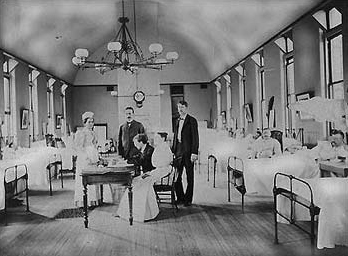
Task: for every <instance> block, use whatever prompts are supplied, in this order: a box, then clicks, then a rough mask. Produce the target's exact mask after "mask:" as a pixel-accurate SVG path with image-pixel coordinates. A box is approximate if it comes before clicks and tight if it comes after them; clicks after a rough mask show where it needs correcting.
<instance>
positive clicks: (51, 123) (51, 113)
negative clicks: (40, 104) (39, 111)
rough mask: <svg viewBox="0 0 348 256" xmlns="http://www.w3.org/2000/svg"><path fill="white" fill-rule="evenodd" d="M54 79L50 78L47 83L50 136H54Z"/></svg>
mask: <svg viewBox="0 0 348 256" xmlns="http://www.w3.org/2000/svg"><path fill="white" fill-rule="evenodd" d="M55 81H56V80H55V79H54V78H49V79H48V81H47V118H48V131H47V132H48V134H54V127H55V126H54V122H55V118H54V105H53V104H54V102H53V84H54V83H55Z"/></svg>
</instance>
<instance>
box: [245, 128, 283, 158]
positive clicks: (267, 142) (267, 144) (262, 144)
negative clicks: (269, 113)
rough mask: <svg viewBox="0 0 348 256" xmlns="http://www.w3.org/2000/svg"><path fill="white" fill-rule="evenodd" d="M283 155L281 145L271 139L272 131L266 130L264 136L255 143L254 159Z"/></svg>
mask: <svg viewBox="0 0 348 256" xmlns="http://www.w3.org/2000/svg"><path fill="white" fill-rule="evenodd" d="M281 153H282V151H281V148H280V143H279V142H278V141H277V140H276V139H273V138H271V130H270V129H269V128H265V129H264V130H263V132H262V136H261V137H260V138H258V139H257V140H256V142H255V143H254V147H253V153H252V158H270V157H273V156H278V155H281Z"/></svg>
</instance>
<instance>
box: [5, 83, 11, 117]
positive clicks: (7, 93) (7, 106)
mask: <svg viewBox="0 0 348 256" xmlns="http://www.w3.org/2000/svg"><path fill="white" fill-rule="evenodd" d="M10 102H11V101H10V79H9V78H8V77H4V103H5V106H4V108H5V112H10V110H11V103H10Z"/></svg>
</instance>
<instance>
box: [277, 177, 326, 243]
mask: <svg viewBox="0 0 348 256" xmlns="http://www.w3.org/2000/svg"><path fill="white" fill-rule="evenodd" d="M279 176H283V177H286V178H288V180H289V187H290V189H287V188H283V187H280V186H277V178H278V177H279ZM294 181H296V182H299V183H302V184H304V185H305V187H307V188H308V190H309V192H310V198H309V199H307V198H304V197H302V196H300V195H298V194H296V193H295V192H294V191H293V183H294ZM278 196H283V197H286V198H288V199H289V200H290V218H288V217H286V216H285V215H284V214H282V213H280V212H279V211H278V210H277V197H278ZM273 197H274V242H275V243H276V244H278V243H279V240H278V222H277V215H279V216H281V217H282V218H284V219H285V220H287V221H288V222H289V223H290V224H293V225H295V226H296V227H298V228H299V229H301V230H302V231H304V232H305V233H307V234H309V235H310V238H311V243H312V244H313V243H314V239H315V233H314V224H315V223H314V222H315V219H314V218H315V216H316V215H319V213H320V208H319V207H318V206H316V205H315V204H314V202H313V191H312V188H311V186H310V185H309V183H308V182H306V181H304V180H301V179H299V178H296V177H294V176H293V175H288V174H285V173H281V172H278V173H276V174H275V175H274V180H273ZM296 204H299V205H301V206H303V207H305V208H307V209H308V210H309V214H310V218H311V230H310V231H308V230H306V229H305V228H303V227H301V226H300V225H298V224H297V223H296V220H295V216H294V215H295V214H294V213H295V205H296Z"/></svg>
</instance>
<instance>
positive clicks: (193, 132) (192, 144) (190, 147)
mask: <svg viewBox="0 0 348 256" xmlns="http://www.w3.org/2000/svg"><path fill="white" fill-rule="evenodd" d="M178 129H179V120H177V122H176V125H175V127H174V140H173V152H174V154H175V153H176V150H177V142H178ZM181 143H182V148H183V153H184V154H185V155H191V154H196V155H198V147H199V136H198V124H197V120H196V118H194V117H193V116H190V115H188V114H187V115H186V118H185V120H184V124H183V127H182V130H181Z"/></svg>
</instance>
